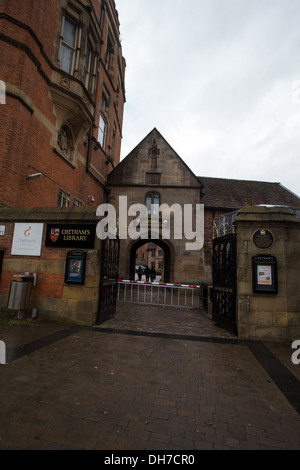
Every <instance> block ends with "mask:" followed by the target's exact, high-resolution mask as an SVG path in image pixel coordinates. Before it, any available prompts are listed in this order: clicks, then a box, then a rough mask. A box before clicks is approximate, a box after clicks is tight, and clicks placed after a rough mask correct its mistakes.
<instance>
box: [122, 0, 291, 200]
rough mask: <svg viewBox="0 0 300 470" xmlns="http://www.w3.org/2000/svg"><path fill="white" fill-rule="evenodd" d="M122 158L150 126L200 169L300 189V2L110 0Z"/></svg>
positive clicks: (203, 173)
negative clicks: (119, 57)
mask: <svg viewBox="0 0 300 470" xmlns="http://www.w3.org/2000/svg"><path fill="white" fill-rule="evenodd" d="M116 6H117V10H118V12H119V17H120V23H121V27H120V29H121V39H122V47H123V55H124V57H125V59H126V63H127V68H126V80H125V86H126V99H127V102H126V105H125V114H124V124H123V136H124V137H123V143H122V157H121V158H124V157H125V156H127V155H128V154H129V153H130V152H131V150H133V149H134V147H136V145H138V144H139V143H140V142H141V140H143V139H144V137H146V135H147V134H148V133H149V132H150V131H151V130H152V129H153V128H154V127H156V128H157V129H158V131H159V132H160V133H161V134H162V135H163V137H164V138H165V139H166V140H167V141H168V143H169V144H170V145H171V147H173V149H174V150H175V151H176V152H177V153H178V154H179V155H180V157H181V158H182V159H183V160H184V161H185V162H186V163H187V164H188V165H189V167H190V168H191V170H192V171H193V172H194V173H195V174H196V175H197V176H212V177H220V178H234V179H247V180H260V181H271V182H281V183H282V184H283V185H284V186H286V187H287V188H289V189H290V190H291V191H293V192H295V193H296V194H298V195H300V174H299V173H300V172H299V166H300V165H299V156H300V26H299V25H300V0H116Z"/></svg>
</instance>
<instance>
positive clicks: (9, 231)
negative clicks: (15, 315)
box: [0, 208, 100, 325]
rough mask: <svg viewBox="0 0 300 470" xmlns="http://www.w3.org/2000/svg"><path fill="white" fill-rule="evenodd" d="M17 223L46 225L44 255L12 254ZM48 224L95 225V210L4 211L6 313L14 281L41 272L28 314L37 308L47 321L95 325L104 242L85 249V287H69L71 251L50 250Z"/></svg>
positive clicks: (0, 284)
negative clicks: (101, 253)
mask: <svg viewBox="0 0 300 470" xmlns="http://www.w3.org/2000/svg"><path fill="white" fill-rule="evenodd" d="M15 222H23V223H30V222H31V223H44V233H43V240H42V249H41V255H40V256H15V255H11V247H12V240H13V233H14V226H15ZM47 222H48V223H53V222H56V223H66V222H68V223H72V224H74V223H75V224H77V225H78V226H80V225H81V224H82V223H88V224H92V225H95V224H96V219H95V211H94V210H87V209H85V210H83V209H81V208H78V209H73V210H72V211H70V210H68V209H52V210H49V209H35V210H33V209H12V208H11V209H9V212H8V210H7V209H5V208H0V225H5V235H4V236H0V250H1V251H4V258H3V265H2V272H1V279H0V295H1V301H2V305H1V306H2V310H3V311H6V310H7V301H8V297H9V291H10V285H11V281H12V280H15V279H16V278H14V277H13V276H14V274H21V273H24V272H31V273H37V282H36V286H32V287H31V293H30V305H29V309H28V314H30V311H31V309H32V308H33V307H36V308H37V309H38V314H39V315H40V316H42V317H45V318H50V319H58V318H68V319H70V320H72V321H75V322H78V323H82V324H87V325H92V324H94V323H95V320H96V315H97V312H98V297H99V283H100V242H99V240H98V239H97V237H96V240H95V247H94V249H89V250H84V251H85V252H86V254H87V265H86V277H85V283H84V285H71V284H66V283H65V282H64V281H65V267H66V257H67V253H68V252H69V251H71V250H72V249H71V248H52V247H51V248H50V247H46V246H45V236H46V225H47Z"/></svg>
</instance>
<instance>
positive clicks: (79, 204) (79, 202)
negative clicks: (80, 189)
mask: <svg viewBox="0 0 300 470" xmlns="http://www.w3.org/2000/svg"><path fill="white" fill-rule="evenodd" d="M73 206H74V207H80V206H82V202H81V201H78V200H77V199H74V200H73Z"/></svg>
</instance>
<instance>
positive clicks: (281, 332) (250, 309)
mask: <svg viewBox="0 0 300 470" xmlns="http://www.w3.org/2000/svg"><path fill="white" fill-rule="evenodd" d="M235 227H236V232H237V270H238V271H237V315H238V335H239V337H240V338H243V339H267V340H279V341H290V340H294V339H298V338H300V219H299V218H297V217H296V216H295V214H294V213H293V212H292V211H291V210H290V209H287V208H284V207H271V208H269V207H257V206H255V207H245V208H244V209H243V210H241V212H240V215H239V217H238V218H237V220H236V223H235ZM260 229H266V230H269V231H270V232H271V233H272V234H273V236H274V243H273V245H272V246H271V247H270V248H269V249H260V248H258V247H257V246H256V245H255V244H254V242H253V234H254V233H255V232H256V230H260ZM258 255H270V256H273V257H275V258H276V260H277V273H278V293H277V294H275V293H261V292H260V293H254V291H253V273H252V258H253V257H255V256H258Z"/></svg>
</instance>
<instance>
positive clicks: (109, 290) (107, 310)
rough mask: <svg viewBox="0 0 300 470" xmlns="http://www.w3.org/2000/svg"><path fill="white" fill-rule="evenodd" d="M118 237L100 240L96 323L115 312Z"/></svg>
mask: <svg viewBox="0 0 300 470" xmlns="http://www.w3.org/2000/svg"><path fill="white" fill-rule="evenodd" d="M119 250H120V241H119V239H116V240H113V239H110V238H107V239H106V240H103V242H102V257H101V280H100V292H99V307H98V318H97V323H102V322H103V321H104V320H106V319H107V318H109V317H111V316H112V315H114V314H115V311H116V304H117V295H118V271H119Z"/></svg>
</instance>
